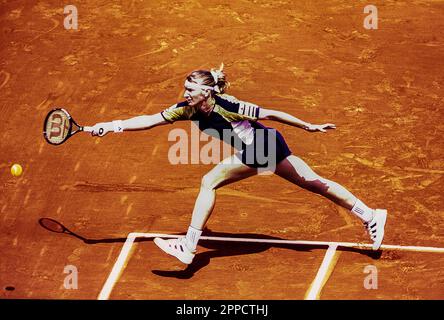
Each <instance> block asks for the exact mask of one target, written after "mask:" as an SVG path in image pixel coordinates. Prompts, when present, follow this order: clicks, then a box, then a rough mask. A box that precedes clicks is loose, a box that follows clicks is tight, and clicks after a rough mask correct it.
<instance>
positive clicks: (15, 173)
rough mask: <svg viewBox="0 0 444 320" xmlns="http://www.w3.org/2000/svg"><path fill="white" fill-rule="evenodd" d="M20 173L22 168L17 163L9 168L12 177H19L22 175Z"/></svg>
mask: <svg viewBox="0 0 444 320" xmlns="http://www.w3.org/2000/svg"><path fill="white" fill-rule="evenodd" d="M22 172H23V168H22V166H21V165H19V164H17V163H16V164H14V165H13V166H12V167H11V174H12V175H13V176H14V177H19V176H20V175H21V174H22Z"/></svg>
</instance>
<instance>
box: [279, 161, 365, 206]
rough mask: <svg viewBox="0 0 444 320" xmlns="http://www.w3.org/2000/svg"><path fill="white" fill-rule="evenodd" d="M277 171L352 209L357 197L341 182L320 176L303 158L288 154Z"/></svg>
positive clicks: (294, 181)
mask: <svg viewBox="0 0 444 320" xmlns="http://www.w3.org/2000/svg"><path fill="white" fill-rule="evenodd" d="M275 173H276V174H277V175H279V176H280V177H282V178H284V179H286V180H288V181H290V182H292V183H294V184H296V185H298V186H300V187H302V188H304V189H307V190H309V191H311V192H314V193H318V194H320V195H322V196H324V197H326V198H328V199H330V200H332V201H333V202H335V203H336V204H338V205H340V206H342V207H344V208H346V209H348V210H351V209H352V208H353V206H354V204H355V203H356V200H357V198H356V197H355V196H354V195H353V194H352V193H351V192H350V191H348V190H347V189H345V188H344V187H343V186H341V185H340V184H338V183H336V182H333V181H330V180H328V179H325V178H322V177H320V176H319V175H318V174H316V173H315V172H314V171H313V170H312V169H311V168H310V167H309V166H308V164H306V163H305V162H304V161H303V160H302V159H300V158H298V157H296V156H293V155H291V156H288V157H287V159H285V160H283V161H282V162H280V163H279V164H278V165H277V167H276V171H275Z"/></svg>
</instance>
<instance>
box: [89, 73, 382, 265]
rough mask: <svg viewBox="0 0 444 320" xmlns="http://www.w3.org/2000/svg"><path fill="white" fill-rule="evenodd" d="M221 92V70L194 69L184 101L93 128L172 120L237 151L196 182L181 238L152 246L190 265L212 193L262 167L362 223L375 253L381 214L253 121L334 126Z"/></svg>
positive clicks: (379, 239) (101, 129) (118, 128)
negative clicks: (196, 127) (195, 124)
mask: <svg viewBox="0 0 444 320" xmlns="http://www.w3.org/2000/svg"><path fill="white" fill-rule="evenodd" d="M227 87H228V82H227V81H226V78H225V74H224V72H223V65H222V66H221V68H220V69H219V70H213V69H212V70H211V71H206V70H196V71H193V72H192V73H190V74H189V75H188V76H187V78H186V81H185V93H184V98H185V101H183V102H180V103H178V104H175V105H173V106H171V107H170V108H168V109H166V110H164V111H162V112H160V113H157V114H154V115H149V116H146V115H145V116H138V117H135V118H131V119H128V120H124V121H122V120H117V121H112V122H105V123H98V124H96V125H94V127H93V132H92V135H99V136H104V135H105V134H107V133H108V132H111V131H114V132H123V131H124V130H140V129H150V128H152V127H155V126H158V125H164V124H168V123H173V122H175V121H178V120H193V121H198V125H199V129H201V130H208V129H212V130H213V132H214V130H215V132H217V133H218V134H219V135H218V136H219V137H222V136H224V137H225V136H227V135H226V132H227V131H228V132H229V133H230V135H228V136H229V141H228V142H229V143H231V145H232V146H234V147H235V149H238V152H237V153H236V154H234V155H232V156H231V157H228V158H226V159H224V160H223V161H222V162H221V163H219V164H218V165H216V166H215V167H214V168H213V169H212V170H211V171H210V172H208V173H207V174H206V175H205V176H204V177H203V178H202V183H201V187H200V192H199V195H198V197H197V199H196V203H195V206H194V210H193V215H192V219H191V224H190V226H189V228H188V232H187V234H186V236H185V237H181V238H178V239H169V240H164V239H160V238H156V239H154V242H155V243H156V245H157V246H159V247H160V248H161V249H162V250H163V251H165V252H166V253H168V254H170V255H173V256H175V257H176V258H178V259H179V260H180V261H182V262H183V263H185V264H190V263H191V262H192V260H193V258H194V256H195V253H196V247H197V243H198V241H199V237H200V235H201V233H202V230H203V228H204V226H205V224H206V222H207V220H208V218H209V217H210V215H211V212H212V210H213V207H214V204H215V198H216V190H217V189H218V188H220V187H222V186H224V185H227V184H229V183H233V182H235V181H239V180H241V179H245V178H247V177H250V176H253V175H255V174H258V172H259V170H261V169H263V168H266V169H268V170H272V172H274V173H275V174H277V175H279V176H280V177H282V178H284V179H286V180H288V181H290V182H292V183H294V184H296V185H298V186H300V187H302V188H305V189H307V190H309V191H311V192H315V193H318V194H320V195H322V196H324V197H326V198H328V199H330V200H332V201H333V202H335V203H336V204H338V205H340V206H342V207H344V208H346V209H348V210H350V211H351V212H352V213H353V214H354V215H356V216H357V217H358V218H359V219H361V220H362V221H363V223H364V225H365V226H366V228H367V230H368V232H369V235H370V238H371V240H372V241H373V246H372V248H373V250H378V249H379V248H380V246H381V243H382V240H383V238H384V226H385V222H386V219H387V211H386V210H382V209H371V208H369V207H367V206H366V205H365V204H364V203H363V202H362V201H360V200H359V199H358V198H356V197H355V196H354V195H353V194H352V193H350V192H349V191H348V190H347V189H345V188H344V187H343V186H341V185H339V184H338V183H336V182H333V181H330V180H327V179H325V178H322V177H320V176H319V175H317V174H316V173H315V172H313V170H312V169H311V168H310V167H309V166H308V165H307V164H306V163H305V162H304V161H302V160H301V159H300V158H298V157H296V156H294V155H292V154H291V151H290V149H289V148H288V146H287V144H286V143H285V140H284V138H283V137H282V135H281V134H280V133H279V132H277V131H276V130H274V129H272V128H267V127H265V126H263V125H261V124H260V123H259V122H257V120H274V121H278V122H282V123H286V124H289V125H292V126H295V127H299V128H302V129H305V130H307V131H310V132H316V131H321V132H326V130H327V129H334V128H335V125H334V124H329V123H328V124H320V125H315V124H310V123H307V122H304V121H302V120H300V119H297V118H295V117H293V116H292V115H290V114H288V113H285V112H281V111H277V110H271V109H265V108H261V107H258V106H257V105H254V104H251V103H247V102H244V101H240V100H237V99H236V98H234V97H232V96H229V95H227V94H225V91H226V89H227ZM259 150H260V152H261V155H265V154H267V158H266V161H265V162H264V161H259V160H260V159H259ZM261 160H263V159H261ZM270 168H271V169H270Z"/></svg>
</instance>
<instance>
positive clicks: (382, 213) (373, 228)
mask: <svg viewBox="0 0 444 320" xmlns="http://www.w3.org/2000/svg"><path fill="white" fill-rule="evenodd" d="M386 220H387V210H383V209H375V210H374V211H373V218H372V220H370V221H369V222H364V226H365V227H366V228H367V231H368V233H369V235H370V238H371V239H372V241H373V247H372V248H373V250H379V248H380V247H381V244H382V240H383V239H384V227H385V222H386Z"/></svg>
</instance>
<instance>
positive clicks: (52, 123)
mask: <svg viewBox="0 0 444 320" xmlns="http://www.w3.org/2000/svg"><path fill="white" fill-rule="evenodd" d="M73 123H74V124H76V123H75V122H74V120H73V119H72V117H71V115H70V114H69V113H68V111H66V110H65V109H63V108H55V109H52V110H51V111H50V112H49V113H48V115H47V116H46V118H45V121H44V123H43V137H44V138H45V140H46V141H47V142H48V143H49V144H52V145H60V144H62V143H64V142H65V141H66V140H68V139H69V137H70V136H72V132H71V131H72V127H73ZM76 125H77V124H76Z"/></svg>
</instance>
